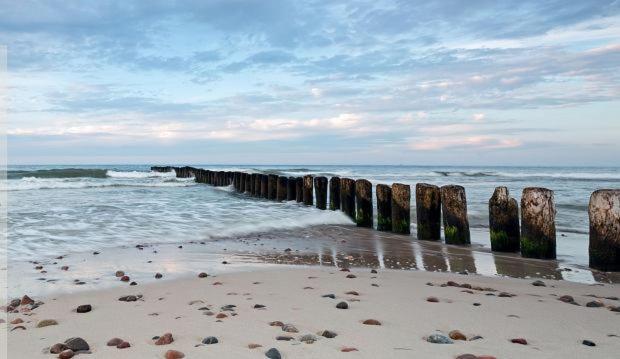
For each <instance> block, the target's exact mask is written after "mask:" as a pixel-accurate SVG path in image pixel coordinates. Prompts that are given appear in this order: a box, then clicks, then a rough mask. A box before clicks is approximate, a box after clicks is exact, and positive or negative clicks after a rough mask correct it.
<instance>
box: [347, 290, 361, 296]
mask: <svg viewBox="0 0 620 359" xmlns="http://www.w3.org/2000/svg"><path fill="white" fill-rule="evenodd" d="M344 294H348V295H360V294H359V293H358V292H356V291H354V290H350V291H348V292H346V293H344Z"/></svg>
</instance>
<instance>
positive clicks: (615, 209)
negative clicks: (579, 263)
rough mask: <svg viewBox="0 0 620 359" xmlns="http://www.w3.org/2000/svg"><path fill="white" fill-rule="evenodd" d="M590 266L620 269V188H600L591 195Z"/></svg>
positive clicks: (606, 269) (589, 212)
mask: <svg viewBox="0 0 620 359" xmlns="http://www.w3.org/2000/svg"><path fill="white" fill-rule="evenodd" d="M588 214H589V217H590V245H589V252H590V267H591V268H596V269H600V270H602V271H606V272H612V271H615V272H617V271H620V190H610V189H607V190H598V191H595V192H594V193H592V195H591V196H590V205H589V206H588Z"/></svg>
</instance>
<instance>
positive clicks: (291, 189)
mask: <svg viewBox="0 0 620 359" xmlns="http://www.w3.org/2000/svg"><path fill="white" fill-rule="evenodd" d="M296 182H297V178H295V177H289V178H288V181H287V182H286V200H287V201H294V200H295V199H296V198H297V191H296V186H295V184H296Z"/></svg>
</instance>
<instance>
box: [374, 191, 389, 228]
mask: <svg viewBox="0 0 620 359" xmlns="http://www.w3.org/2000/svg"><path fill="white" fill-rule="evenodd" d="M376 191H377V193H376V195H377V230H378V231H391V230H392V188H390V186H388V185H385V184H378V185H377V187H376Z"/></svg>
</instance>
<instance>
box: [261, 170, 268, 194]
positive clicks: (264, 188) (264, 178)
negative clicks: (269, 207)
mask: <svg viewBox="0 0 620 359" xmlns="http://www.w3.org/2000/svg"><path fill="white" fill-rule="evenodd" d="M260 196H261V198H269V176H267V175H263V174H261V175H260Z"/></svg>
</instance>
